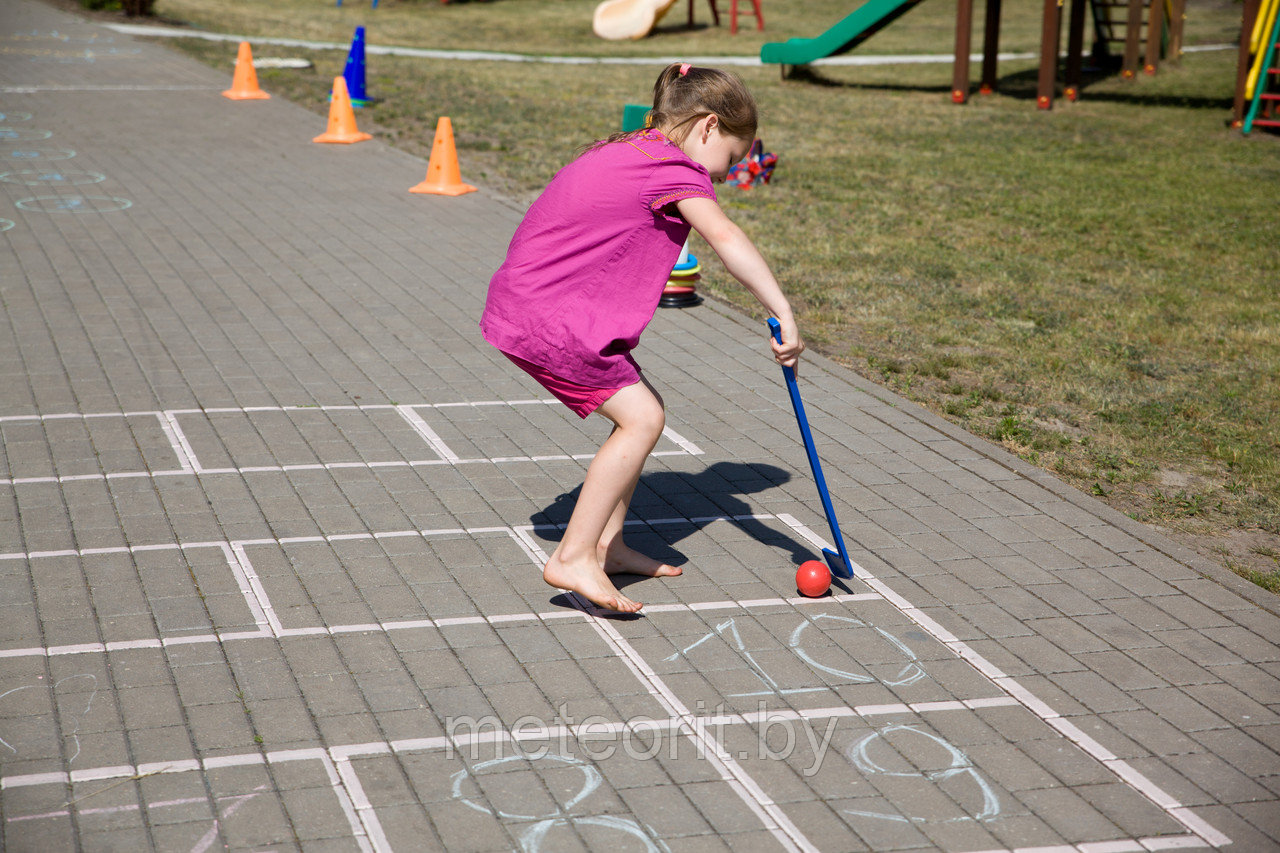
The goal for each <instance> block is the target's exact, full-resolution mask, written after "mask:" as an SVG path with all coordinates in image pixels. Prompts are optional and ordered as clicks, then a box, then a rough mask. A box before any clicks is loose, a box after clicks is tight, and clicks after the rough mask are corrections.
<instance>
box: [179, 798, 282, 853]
mask: <svg viewBox="0 0 1280 853" xmlns="http://www.w3.org/2000/svg"><path fill="white" fill-rule="evenodd" d="M266 788H267V786H266V785H259V786H258V787H256V788H254V789H253V793H252V794H238V795H236V796H232V797H219V798H218V800H217V802H218V803H221V802H222V801H223V800H232V801H233V802H232V803H231V805H229V806H225V807H223V808H222V809H220V810H219V812H218V817H215V818H214V819H213V825H212V826H210V827H209V831H208V832H206V833H205V834H204V835H202V836H201V837H200V840H199V841H197V842H196V843H195V845H194V846H193V847H192V848H191V853H205V851H206V850H208V849H209V848H211V847H213V845H214V844H215V843H216V842H217V840H218V830H219V829H220V828H221V823H219V821H222V820H226V819H227V818H229V817H231V816H232V815H233V814H235V813H236V812H237V811H239V810H240V807H241V806H243V805H244V804H245V803H247V802H249V801H250V800H252V799H253V798H254V797H256V796H258V794H259V793H261V792H262V791H265V790H266Z"/></svg>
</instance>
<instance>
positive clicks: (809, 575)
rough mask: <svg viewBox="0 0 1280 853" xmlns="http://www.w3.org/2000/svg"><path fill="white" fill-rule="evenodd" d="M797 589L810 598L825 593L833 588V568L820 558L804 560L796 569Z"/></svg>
mask: <svg viewBox="0 0 1280 853" xmlns="http://www.w3.org/2000/svg"><path fill="white" fill-rule="evenodd" d="M796 589H798V590H800V594H801V595H807V596H809V598H817V597H818V596H820V595H825V594H826V592H827V590H829V589H831V570H830V569H828V568H827V564H826V563H822V562H819V561H818V560H806V561H804V562H803V563H801V564H800V568H798V569H796Z"/></svg>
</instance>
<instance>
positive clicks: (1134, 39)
mask: <svg viewBox="0 0 1280 853" xmlns="http://www.w3.org/2000/svg"><path fill="white" fill-rule="evenodd" d="M1157 2H1162V0H1157ZM1153 5H1154V4H1153ZM1141 40H1142V0H1129V20H1128V23H1126V24H1125V27H1124V64H1123V65H1121V66H1120V76H1121V77H1123V78H1124V79H1126V80H1132V79H1133V76H1134V75H1135V74H1137V73H1138V42H1139V41H1141Z"/></svg>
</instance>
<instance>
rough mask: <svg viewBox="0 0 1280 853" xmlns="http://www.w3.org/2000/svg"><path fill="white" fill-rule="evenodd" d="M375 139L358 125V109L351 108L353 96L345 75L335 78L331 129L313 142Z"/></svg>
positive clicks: (330, 112) (331, 105)
mask: <svg viewBox="0 0 1280 853" xmlns="http://www.w3.org/2000/svg"><path fill="white" fill-rule="evenodd" d="M366 139H373V134H371V133H361V132H360V129H359V128H357V127H356V111H355V110H353V109H352V108H351V96H350V95H348V94H347V81H346V78H345V77H334V78H333V101H332V103H330V104H329V129H328V130H326V131H325V132H324V133H322V134H320V135H319V136H317V137H316V138H315V139H313V140H311V141H312V142H344V143H347V142H363V141H364V140H366Z"/></svg>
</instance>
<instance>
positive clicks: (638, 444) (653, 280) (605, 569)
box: [480, 64, 804, 613]
mask: <svg viewBox="0 0 1280 853" xmlns="http://www.w3.org/2000/svg"><path fill="white" fill-rule="evenodd" d="M649 125H650V126H649V128H647V129H646V130H642V131H635V132H632V133H623V134H617V135H615V136H612V137H610V138H609V139H607V140H604V141H603V142H600V143H597V144H596V145H594V146H592V147H591V148H590V149H588V150H587V151H586V153H584V154H583V155H582V156H580V157H579V158H578V159H576V160H574V161H573V162H572V163H570V164H569V165H568V166H566V167H564V168H563V169H562V170H560V172H559V173H558V174H557V175H556V176H555V178H553V179H552V181H551V183H550V184H548V186H547V188H546V189H545V190H544V191H543V193H542V195H541V196H539V198H538V200H537V201H535V202H534V203H533V205H532V206H531V207H530V208H529V212H528V213H527V214H526V215H525V218H524V221H523V222H521V223H520V227H519V228H517V229H516V233H515V236H514V237H513V238H512V240H511V245H510V247H509V248H508V250H507V257H506V260H505V261H504V262H503V264H502V266H501V267H500V268H499V269H498V271H497V272H496V273H495V274H494V276H493V279H492V281H490V283H489V294H488V299H487V301H486V304H485V309H484V315H483V317H482V318H481V321H480V328H481V331H482V332H483V334H484V337H485V340H487V341H489V342H490V343H491V344H493V345H494V346H495V347H497V348H498V349H500V350H501V351H502V352H503V353H504V354H505V355H506V356H507V357H508V358H510V359H511V360H512V361H513V362H514V363H515V364H516V365H517V366H519V367H520V368H521V369H523V370H525V371H527V372H528V373H529V374H530V375H531V376H533V378H534V379H536V380H537V381H538V382H539V383H541V384H542V385H543V387H545V388H546V389H547V390H548V391H550V392H551V393H552V394H553V395H554V396H555V397H557V398H558V399H559V400H561V401H562V402H564V403H565V405H567V406H568V407H569V408H570V409H572V410H573V411H575V412H576V413H577V414H578V416H579V417H583V418H585V417H586V416H587V415H589V414H591V413H592V412H599V413H600V414H601V415H603V416H604V417H606V418H608V419H609V420H610V421H612V422H613V431H612V432H611V433H610V435H609V437H608V438H607V439H606V440H605V442H604V444H603V445H602V446H601V447H600V450H599V452H598V453H596V455H595V458H594V459H593V460H592V462H591V465H590V466H589V467H588V469H587V476H586V480H585V481H584V482H583V484H582V491H581V493H580V494H579V496H578V502H577V504H576V505H575V507H574V510H573V514H572V516H571V517H570V519H569V524H568V527H567V528H566V529H565V532H564V538H563V539H561V541H560V545H559V547H557V548H556V550H555V553H554V554H552V555H551V559H550V560H549V561H548V562H547V565H546V567H545V568H544V569H543V574H542V576H543V578H544V579H545V580H546V582H547V583H549V584H550V585H552V586H554V587H557V588H559V589H566V590H571V591H573V592H576V593H578V594H580V595H582V596H583V597H585V598H587V599H588V600H590V601H592V602H594V603H595V604H597V605H599V606H601V607H604V608H608V609H610V610H617V611H622V612H624V613H634V612H636V611H638V610H639V609H640V608H641V606H642V605H641V604H640V603H639V602H637V601H633V600H631V599H630V598H628V597H627V596H625V595H623V594H622V593H621V592H619V591H618V589H617V587H615V586H614V584H613V581H611V580H610V579H609V578H610V575H615V574H623V573H629V574H638V575H646V576H649V577H665V576H672V575H678V574H680V569H678V568H676V567H675V566H670V565H667V564H665V563H662V562H660V561H658V560H655V559H652V558H650V557H646V556H645V555H643V554H640V553H639V552H637V551H634V550H632V549H631V548H629V547H628V546H627V545H626V544H625V543H624V542H623V538H622V525H623V521H624V520H625V518H626V514H627V507H628V506H629V505H630V503H631V495H632V493H633V492H634V491H635V488H636V484H637V483H638V482H639V479H640V472H641V470H642V469H643V467H644V463H645V460H646V459H647V458H648V456H649V453H650V451H652V450H653V448H654V445H656V444H657V442H658V438H659V437H660V436H661V435H662V429H663V427H664V426H665V423H666V420H665V413H664V411H663V407H662V398H661V397H659V396H658V393H657V392H656V391H655V390H654V389H653V387H652V386H651V385H650V384H649V383H648V381H647V380H645V378H644V377H643V376H641V375H640V368H639V366H638V365H637V364H636V362H635V360H634V359H633V358H632V357H631V350H632V349H633V348H634V347H635V346H636V344H637V343H639V340H640V333H641V332H642V331H644V328H645V326H647V325H648V324H649V321H650V320H652V319H653V314H654V311H655V310H656V309H657V307H658V300H659V299H660V298H661V296H662V291H663V288H664V287H665V286H666V283H667V278H668V276H669V275H670V273H671V269H672V267H674V266H675V263H676V261H677V260H678V259H679V255H680V250H681V248H682V247H683V245H684V242H685V239H686V238H687V237H688V236H689V230H690V228H693V229H694V230H696V231H697V232H698V233H699V234H700V235H702V237H703V239H705V240H706V242H707V243H708V244H709V245H710V246H711V248H712V249H713V250H715V253H716V254H717V255H718V256H719V257H720V259H721V261H723V262H724V265H725V268H726V269H728V270H729V272H730V273H731V274H732V275H733V276H734V277H735V278H737V279H738V280H739V281H740V282H741V283H742V284H743V285H744V286H745V287H746V288H747V289H748V290H749V291H750V292H751V293H752V294H753V295H754V296H755V297H756V298H757V299H759V300H760V303H761V304H762V305H763V306H764V307H765V309H766V310H768V311H769V313H770V314H771V315H772V316H774V317H777V318H778V320H779V322H781V324H782V343H781V344H779V343H776V342H775V343H773V352H774V357H775V358H776V359H777V361H778V362H779V363H780V364H784V365H787V366H789V367H795V366H796V363H797V361H798V359H799V357H800V353H801V352H802V351H803V350H804V344H803V343H802V342H801V340H800V333H799V330H798V329H797V328H796V323H795V319H794V317H793V316H792V313H791V306H790V305H789V304H788V302H787V299H786V297H785V296H784V295H783V293H782V289H781V288H780V287H779V286H778V282H777V281H776V280H775V279H774V277H773V273H772V272H771V271H770V270H769V265H768V264H767V263H766V262H765V260H764V258H763V257H762V256H761V254H760V252H759V251H757V250H756V248H755V246H754V245H753V244H752V243H751V240H750V239H748V237H747V236H746V234H744V233H743V231H742V229H740V228H738V226H736V225H734V224H733V223H732V222H730V221H729V219H728V217H726V216H725V214H724V212H723V211H722V210H721V209H720V205H719V203H718V202H717V201H716V194H715V189H714V187H713V186H712V184H713V182H719V181H723V180H724V178H725V176H726V175H727V174H728V172H729V168H730V167H731V166H732V165H733V164H734V163H736V162H738V161H739V160H741V159H742V158H743V157H744V156H745V155H746V153H747V150H748V149H749V148H750V146H751V143H752V141H753V140H754V139H755V134H756V105H755V100H754V99H753V98H752V97H751V93H750V92H748V91H747V89H746V87H745V86H744V85H743V84H742V81H741V80H739V79H738V78H737V77H735V76H734V75H731V74H727V73H725V72H723V71H719V70H716V69H712V68H693V67H691V66H689V65H688V64H673V65H671V66H669V67H667V68H666V69H665V70H664V71H663V72H662V73H661V75H659V77H658V80H657V82H656V83H655V84H654V87H653V110H652V112H650V114H649Z"/></svg>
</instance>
